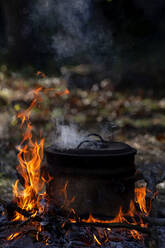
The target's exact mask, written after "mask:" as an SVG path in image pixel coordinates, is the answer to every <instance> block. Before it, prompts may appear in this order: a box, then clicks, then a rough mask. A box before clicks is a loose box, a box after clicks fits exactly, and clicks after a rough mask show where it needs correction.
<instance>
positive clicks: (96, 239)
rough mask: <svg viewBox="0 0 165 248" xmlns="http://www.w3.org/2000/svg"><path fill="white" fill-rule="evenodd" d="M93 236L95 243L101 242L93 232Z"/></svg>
mask: <svg viewBox="0 0 165 248" xmlns="http://www.w3.org/2000/svg"><path fill="white" fill-rule="evenodd" d="M93 237H94V240H95V241H96V243H97V244H98V245H100V246H101V245H102V244H101V242H100V241H99V240H98V238H97V237H96V235H95V234H93Z"/></svg>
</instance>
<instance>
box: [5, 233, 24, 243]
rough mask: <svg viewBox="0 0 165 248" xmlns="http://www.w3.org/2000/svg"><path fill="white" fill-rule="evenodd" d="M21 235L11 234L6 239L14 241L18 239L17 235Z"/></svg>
mask: <svg viewBox="0 0 165 248" xmlns="http://www.w3.org/2000/svg"><path fill="white" fill-rule="evenodd" d="M20 234H21V233H19V232H18V233H12V234H11V235H10V236H9V237H8V238H7V240H10V241H11V240H13V239H15V238H16V237H18V236H19V235H20Z"/></svg>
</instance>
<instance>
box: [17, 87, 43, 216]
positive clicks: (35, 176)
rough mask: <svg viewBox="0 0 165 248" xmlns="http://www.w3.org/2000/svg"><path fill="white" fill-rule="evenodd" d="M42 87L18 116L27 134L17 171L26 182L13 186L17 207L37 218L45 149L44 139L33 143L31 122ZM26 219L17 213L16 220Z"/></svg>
mask: <svg viewBox="0 0 165 248" xmlns="http://www.w3.org/2000/svg"><path fill="white" fill-rule="evenodd" d="M41 90H42V87H40V88H38V89H36V90H35V91H34V99H33V101H32V103H31V105H30V107H29V108H28V109H27V110H25V111H22V112H21V113H19V114H18V118H20V119H21V128H23V126H24V124H26V129H25V133H24V135H23V140H22V142H21V145H20V147H18V150H19V153H18V156H17V157H18V160H19V165H18V166H17V171H18V173H19V174H20V175H21V177H22V178H23V181H24V185H23V186H24V188H23V189H20V188H19V180H17V181H16V183H15V185H14V186H13V194H14V201H15V202H16V203H17V206H18V207H20V208H21V209H24V210H26V211H28V212H31V214H32V216H35V215H36V214H37V213H38V212H40V209H41V208H42V207H41V206H40V198H41V191H42V190H43V187H44V184H45V182H44V181H43V180H42V179H41V173H40V168H41V162H42V159H43V149H44V139H43V138H42V139H41V141H40V142H39V143H38V142H37V141H33V139H32V138H33V136H32V129H33V127H32V125H31V122H30V114H31V110H32V109H33V108H34V107H35V106H36V104H37V103H38V102H41V101H42V99H41V97H40V96H39V92H40V91H41ZM25 219H26V217H24V216H23V215H21V214H19V213H17V212H16V214H15V218H14V219H13V221H16V220H25Z"/></svg>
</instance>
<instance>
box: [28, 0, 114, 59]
mask: <svg viewBox="0 0 165 248" xmlns="http://www.w3.org/2000/svg"><path fill="white" fill-rule="evenodd" d="M96 12H97V13H96ZM97 16H98V18H96V17H97ZM30 20H31V23H32V26H33V27H34V30H36V32H37V33H38V34H39V37H40V43H41V42H43V44H44V45H45V44H47V48H46V49H47V50H49V52H50V53H51V54H54V59H55V61H57V62H61V61H65V60H68V59H69V61H70V62H71V61H72V60H74V59H75V60H76V61H78V60H79V62H81V63H82V60H86V61H88V62H89V61H90V62H91V61H92V62H93V61H96V62H99V63H104V60H105V57H106V56H104V55H106V54H107V52H108V53H109V54H110V56H109V58H110V57H113V56H112V45H113V42H112V35H111V31H110V30H108V29H107V28H106V25H105V23H104V21H103V20H104V17H103V14H102V12H101V11H99V10H98V9H97V10H96V7H95V3H94V1H93V0H70V1H68V0H62V1H61V0H45V1H43V0H38V1H36V3H35V4H33V7H32V11H31V14H30ZM42 33H43V34H42ZM46 34H47V35H46Z"/></svg>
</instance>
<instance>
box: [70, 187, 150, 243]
mask: <svg viewBox="0 0 165 248" xmlns="http://www.w3.org/2000/svg"><path fill="white" fill-rule="evenodd" d="M145 198H146V188H145V187H142V188H135V202H136V203H137V204H138V205H139V208H140V210H141V213H139V212H138V211H137V210H136V207H135V203H134V201H131V202H130V206H129V211H128V213H123V211H122V207H120V209H119V212H118V214H117V216H116V217H115V218H114V219H112V220H100V219H96V218H94V217H93V216H92V214H90V215H89V218H88V219H87V220H86V219H80V221H81V222H85V223H105V224H108V223H127V224H131V225H139V226H141V227H147V224H144V223H143V220H142V216H144V215H145V216H148V215H149V212H150V209H149V210H148V209H147V207H146V200H145ZM135 216H138V218H139V221H138V222H137V221H136V220H135V218H134V217H135ZM127 217H131V220H130V221H128V220H127ZM70 221H71V222H72V223H75V222H76V221H75V220H74V219H70ZM107 230H109V231H111V229H109V228H108V229H107ZM130 233H131V235H132V237H133V238H134V239H138V240H143V235H141V234H140V233H139V232H138V231H136V230H130ZM94 239H95V240H96V237H94ZM96 242H97V240H96ZM97 243H98V242H97ZM98 244H99V243H98Z"/></svg>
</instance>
